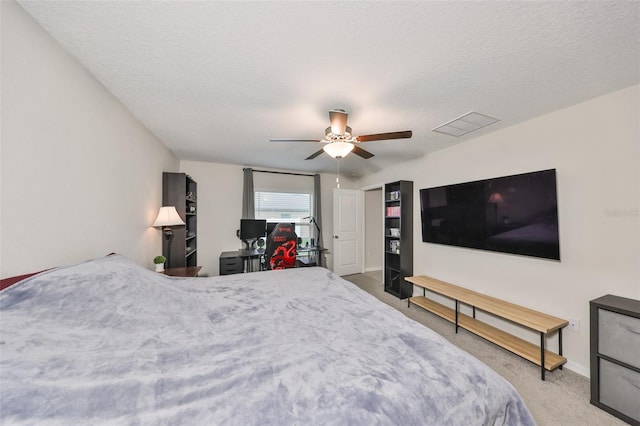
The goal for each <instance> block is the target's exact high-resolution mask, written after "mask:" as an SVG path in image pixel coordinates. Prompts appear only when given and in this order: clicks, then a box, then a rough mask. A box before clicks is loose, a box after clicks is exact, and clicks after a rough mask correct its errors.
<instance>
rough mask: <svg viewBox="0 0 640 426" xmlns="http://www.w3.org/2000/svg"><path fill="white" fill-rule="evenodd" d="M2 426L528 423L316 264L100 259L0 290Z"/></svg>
mask: <svg viewBox="0 0 640 426" xmlns="http://www.w3.org/2000/svg"><path fill="white" fill-rule="evenodd" d="M0 351H1V352H0V392H1V406H0V420H1V422H2V424H11V425H14V424H37V425H46V424H136V425H137V424H141V425H146V424H160V425H165V424H166V425H172V424H190V425H218V424H221V425H254V424H261V425H334V424H335V425H347V424H348V425H376V424H382V425H391V424H397V425H505V424H508V425H532V424H535V423H534V420H533V418H532V416H531V414H530V412H529V411H528V409H527V408H526V406H525V404H524V402H523V401H522V399H521V398H520V396H519V395H518V393H517V392H516V391H515V389H514V388H513V387H512V386H511V385H510V384H509V383H508V382H507V381H506V380H504V379H503V378H502V377H500V376H499V375H498V374H497V373H495V372H494V371H493V370H491V369H490V368H488V367H487V366H486V365H484V364H483V363H481V362H480V361H479V360H477V359H476V358H474V357H472V356H471V355H469V354H467V353H466V352H464V351H462V350H460V349H458V348H457V347H455V346H453V345H452V344H450V343H449V342H447V341H446V340H445V339H444V338H443V337H441V336H440V335H438V334H436V333H435V332H433V331H432V330H430V329H428V328H426V327H424V326H423V325H421V324H418V323H416V322H414V321H412V320H410V319H408V318H407V317H405V316H404V315H403V314H402V313H401V312H399V311H397V310H395V309H393V308H391V307H389V306H387V305H385V304H384V303H382V302H380V301H378V300H377V299H376V298H374V297H373V296H371V295H369V294H368V293H366V292H364V291H362V290H360V289H359V288H358V287H356V286H355V285H353V284H352V283H349V282H347V281H345V280H343V279H342V278H340V277H338V276H336V275H334V274H333V273H332V272H330V271H329V270H327V269H324V268H319V267H311V268H299V269H286V270H278V271H267V272H256V273H249V274H238V275H228V276H222V277H211V278H174V277H167V276H164V275H161V274H158V273H155V272H152V271H148V270H146V269H144V268H141V267H140V266H138V265H136V264H135V263H134V262H132V261H130V260H128V259H127V258H125V257H123V256H118V255H115V256H109V257H105V258H101V259H96V260H91V261H88V262H84V263H81V264H78V265H74V266H70V267H64V268H59V269H54V270H50V271H47V272H44V273H40V274H38V275H35V276H33V277H30V278H27V279H25V280H23V281H20V282H18V283H16V284H14V285H12V286H10V287H8V288H6V289H4V290H2V291H1V292H0Z"/></svg>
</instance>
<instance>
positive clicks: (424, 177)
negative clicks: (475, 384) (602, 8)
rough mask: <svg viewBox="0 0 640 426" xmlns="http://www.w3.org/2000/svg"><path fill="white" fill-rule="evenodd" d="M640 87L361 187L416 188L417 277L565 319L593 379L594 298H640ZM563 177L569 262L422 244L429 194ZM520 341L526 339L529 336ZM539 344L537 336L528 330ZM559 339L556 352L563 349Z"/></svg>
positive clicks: (574, 355)
mask: <svg viewBox="0 0 640 426" xmlns="http://www.w3.org/2000/svg"><path fill="white" fill-rule="evenodd" d="M639 105H640V86H633V87H630V88H627V89H624V90H620V91H617V92H614V93H611V94H608V95H605V96H602V97H599V98H596V99H592V100H590V101H587V102H584V103H581V104H578V105H575V106H572V107H569V108H566V109H563V110H560V111H556V112H553V113H550V114H547V115H544V116H541V117H538V118H536V119H533V120H530V121H527V122H524V123H521V124H518V125H515V126H512V127H509V128H506V129H502V130H499V131H496V132H494V133H491V134H487V135H484V136H481V137H478V138H475V139H472V140H469V141H467V142H464V143H462V144H458V145H454V146H452V147H451V148H448V149H444V150H441V151H438V152H435V153H432V154H430V155H427V156H426V157H423V158H421V159H417V160H414V161H412V162H409V163H405V164H402V165H399V166H397V167H394V168H390V169H387V170H384V171H383V172H380V173H377V174H375V175H370V176H367V177H365V178H363V179H361V182H360V183H361V186H362V187H367V186H370V185H372V184H377V183H380V182H388V181H394V180H398V179H406V180H413V181H414V201H415V203H414V206H415V208H414V230H415V231H414V262H413V264H414V273H415V274H416V275H420V274H422V275H431V276H434V277H436V278H440V279H443V280H445V281H449V282H451V283H454V284H458V285H462V286H465V287H468V288H471V289H474V290H476V291H481V292H485V293H487V294H490V295H492V296H496V297H500V298H503V299H506V300H509V301H511V302H514V303H518V304H522V305H524V306H527V307H529V308H533V309H536V310H539V311H542V312H546V313H549V314H552V315H556V316H559V317H561V318H565V319H568V318H575V319H578V320H579V321H580V331H579V332H578V333H575V332H572V331H568V330H566V329H565V332H564V334H563V338H564V344H563V346H564V353H565V355H566V356H567V358H568V360H569V362H568V364H567V367H568V368H570V369H573V370H575V371H577V372H579V373H581V374H584V375H588V367H589V300H592V299H594V298H597V297H599V296H602V295H605V294H616V295H619V296H623V297H629V298H635V299H638V298H640V270H639V269H640V214H639V211H640V201H639V198H640V174H639V169H640V124H639V119H638V117H640V110H639ZM550 168H556V169H557V185H558V213H559V221H560V223H559V226H560V254H561V258H562V260H561V262H555V261H548V260H542V259H536V258H531V257H524V256H514V255H506V254H499V253H492V252H485V251H479V250H471V249H463V248H457V247H449V246H443V245H436V244H426V243H423V242H422V237H421V234H420V232H421V231H420V203H419V201H418V200H419V190H420V189H421V188H427V187H434V186H439V185H446V184H452V183H458V182H465V181H471V180H477V179H483V178H490V177H497V176H504V175H510V174H516V173H522V172H529V171H535V170H543V169H550ZM519 333H520V332H519ZM520 334H521V335H522V337H525V338H527V339H529V340H531V341H532V342H537V337H536V336H535V335H534V334H533V333H528V332H521V333H520ZM556 341H557V339H555V338H554V339H551V341H550V342H549V343H550V346H551V347H552V348H553V347H554V345H555V346H556V347H557V343H556Z"/></svg>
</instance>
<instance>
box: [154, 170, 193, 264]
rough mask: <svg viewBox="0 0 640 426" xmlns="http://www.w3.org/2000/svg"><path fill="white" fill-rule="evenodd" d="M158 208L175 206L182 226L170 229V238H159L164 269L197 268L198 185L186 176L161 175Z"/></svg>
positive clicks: (183, 174) (182, 174)
mask: <svg viewBox="0 0 640 426" xmlns="http://www.w3.org/2000/svg"><path fill="white" fill-rule="evenodd" d="M162 205H163V206H175V207H176V211H177V212H178V214H179V215H180V217H181V218H182V220H183V221H184V222H185V224H186V225H185V226H174V227H171V230H172V231H173V237H172V238H171V239H170V240H169V241H168V242H167V240H166V239H165V238H164V236H163V239H162V253H163V255H164V256H166V257H167V259H168V261H167V268H184V267H189V266H197V265H198V258H197V249H198V232H197V231H198V184H197V183H196V181H194V180H193V179H192V178H191V176H189V175H188V174H186V173H169V172H164V173H162Z"/></svg>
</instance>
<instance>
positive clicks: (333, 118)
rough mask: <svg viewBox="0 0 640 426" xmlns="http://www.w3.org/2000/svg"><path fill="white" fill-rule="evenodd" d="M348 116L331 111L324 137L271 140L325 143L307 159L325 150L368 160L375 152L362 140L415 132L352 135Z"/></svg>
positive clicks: (339, 110)
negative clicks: (329, 124) (365, 146)
mask: <svg viewBox="0 0 640 426" xmlns="http://www.w3.org/2000/svg"><path fill="white" fill-rule="evenodd" d="M348 116H349V114H347V112H346V111H345V110H342V109H333V110H331V111H329V121H330V122H331V126H329V127H327V128H326V129H325V131H324V133H325V138H324V139H271V142H323V143H324V144H325V145H324V146H323V147H322V149H320V150H318V151H316V152H314V153H313V154H311V155H310V156H308V157H307V158H305V160H313V159H314V158H316V157H317V156H318V155H320V154H322V153H323V152H326V153H327V154H329V155H330V156H332V157H333V158H343V157H346V156H347V155H348V154H349V153H350V152H353V153H354V154H356V155H358V156H360V157H362V158H364V159H365V160H366V159H368V158H371V157H373V154H372V153H370V152H369V151H367V150H364V149H362V148H360V147H359V146H358V144H360V143H362V142H372V141H382V140H390V139H406V138H410V137H411V136H412V134H413V132H412V131H411V130H405V131H402V132H389V133H375V134H372V135H361V136H352V133H351V127H349V126H347V117H348Z"/></svg>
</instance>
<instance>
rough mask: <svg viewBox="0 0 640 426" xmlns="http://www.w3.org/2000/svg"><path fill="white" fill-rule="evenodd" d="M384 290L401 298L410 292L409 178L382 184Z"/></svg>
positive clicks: (411, 207)
mask: <svg viewBox="0 0 640 426" xmlns="http://www.w3.org/2000/svg"><path fill="white" fill-rule="evenodd" d="M384 204H385V206H384V251H385V253H384V290H385V291H386V292H388V293H391V294H393V295H394V296H397V297H399V298H401V299H406V298H407V297H411V296H412V295H413V284H411V283H410V282H408V281H407V280H406V279H405V278H406V277H410V276H412V275H413V182H411V181H406V180H401V181H398V182H392V183H388V184H386V185H385V186H384Z"/></svg>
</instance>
